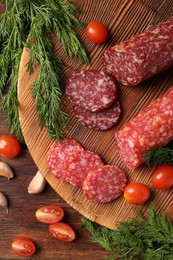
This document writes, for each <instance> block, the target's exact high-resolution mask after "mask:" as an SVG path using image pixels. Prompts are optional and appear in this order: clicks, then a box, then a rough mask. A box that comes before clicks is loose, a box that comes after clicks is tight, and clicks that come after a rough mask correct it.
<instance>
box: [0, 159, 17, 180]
mask: <svg viewBox="0 0 173 260" xmlns="http://www.w3.org/2000/svg"><path fill="white" fill-rule="evenodd" d="M0 176H3V177H5V178H7V179H11V178H13V177H14V173H13V171H12V169H11V168H10V166H9V165H8V164H7V163H5V162H0Z"/></svg>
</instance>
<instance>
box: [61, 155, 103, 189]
mask: <svg viewBox="0 0 173 260" xmlns="http://www.w3.org/2000/svg"><path fill="white" fill-rule="evenodd" d="M102 165H103V161H102V160H101V158H100V156H99V155H97V154H95V153H93V152H91V151H87V150H83V151H80V152H78V153H77V154H73V155H72V156H71V157H70V159H69V160H68V163H67V168H66V178H65V179H66V181H67V182H69V183H71V184H72V185H73V186H75V187H76V188H79V189H81V188H82V186H83V182H84V179H85V178H86V176H87V175H88V172H89V171H90V170H91V169H95V168H97V167H99V166H102Z"/></svg>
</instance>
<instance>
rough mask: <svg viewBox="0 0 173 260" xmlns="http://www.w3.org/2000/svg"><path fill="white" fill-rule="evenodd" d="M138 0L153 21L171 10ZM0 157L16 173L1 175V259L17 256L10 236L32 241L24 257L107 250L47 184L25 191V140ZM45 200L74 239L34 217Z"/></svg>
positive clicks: (2, 122)
mask: <svg viewBox="0 0 173 260" xmlns="http://www.w3.org/2000/svg"><path fill="white" fill-rule="evenodd" d="M90 2H91V3H92V0H88V4H89V3H90ZM120 2H121V1H120ZM124 2H126V1H122V4H123V3H124ZM133 2H135V1H133ZM141 2H142V3H143V4H144V5H146V6H147V8H149V9H150V10H151V12H153V13H155V15H154V16H153V23H156V22H157V21H158V20H159V19H160V18H161V20H164V18H165V17H167V16H170V14H172V13H173V3H172V0H163V1H158V0H143V1H142V0H141ZM103 20H104V18H103ZM6 122H7V121H6V115H5V114H4V113H2V112H0V135H3V134H8V128H7V126H6ZM0 161H3V162H7V163H8V164H9V165H10V166H11V167H12V169H13V171H14V174H15V177H14V178H13V179H11V180H7V179H5V178H3V177H0V179H1V180H0V191H2V192H3V193H4V194H5V195H6V196H7V197H8V201H9V214H8V215H7V214H6V212H5V210H4V209H2V208H0V260H6V259H8V260H15V259H19V256H17V255H15V254H14V253H13V252H12V250H11V243H12V240H13V239H14V238H16V237H28V238H31V239H32V240H33V241H34V242H35V244H36V247H37V253H36V254H35V255H33V256H32V257H31V258H27V259H37V260H42V259H44V260H48V259H51V260H53V259H59V260H61V259H65V260H70V259H71V260H72V259H75V260H79V259H80V260H81V259H84V260H89V259H95V260H97V259H101V258H102V256H103V255H104V254H107V252H106V251H105V250H103V249H102V248H101V247H100V246H98V245H96V244H94V243H91V242H90V241H89V233H88V232H87V231H85V230H84V229H83V228H82V227H81V224H80V218H81V215H80V214H79V213H78V212H77V211H75V210H74V209H73V208H71V207H70V206H69V205H68V204H67V203H66V202H65V201H63V200H62V199H61V197H59V195H57V193H56V192H55V191H54V190H53V189H52V188H51V187H50V186H49V185H47V186H46V188H45V190H44V191H43V192H42V193H41V194H37V195H30V194H28V192H27V187H28V184H29V183H30V181H31V179H32V177H33V176H34V175H35V173H36V172H37V166H36V165H35V164H34V161H33V159H32V157H31V155H30V153H29V151H28V149H27V147H26V145H25V144H21V153H20V155H19V156H18V157H16V158H15V159H4V158H0ZM47 204H56V205H59V206H61V207H62V208H63V209H64V211H65V217H64V222H66V223H68V224H70V225H71V226H72V227H73V228H74V230H75V232H76V236H77V238H76V240H75V241H74V242H71V243H65V242H61V241H58V240H56V239H55V238H53V237H52V236H51V235H50V234H49V232H48V227H47V226H46V225H44V224H42V223H39V222H38V221H37V220H36V218H35V211H36V210H37V209H38V208H39V207H40V206H43V205H47Z"/></svg>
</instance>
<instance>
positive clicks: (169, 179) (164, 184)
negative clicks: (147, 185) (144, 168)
mask: <svg viewBox="0 0 173 260" xmlns="http://www.w3.org/2000/svg"><path fill="white" fill-rule="evenodd" d="M151 179H152V185H153V187H154V188H155V189H160V190H164V189H169V188H171V187H173V167H172V166H170V165H167V164H164V165H161V166H159V167H157V168H156V170H155V171H154V173H153V175H152V178H151Z"/></svg>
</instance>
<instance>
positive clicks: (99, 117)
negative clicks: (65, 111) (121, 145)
mask: <svg viewBox="0 0 173 260" xmlns="http://www.w3.org/2000/svg"><path fill="white" fill-rule="evenodd" d="M73 110H74V113H75V116H76V118H77V119H78V121H79V122H81V123H82V124H83V125H85V126H88V127H89V128H93V129H96V130H107V129H109V128H111V127H113V126H114V125H116V124H117V123H118V121H119V118H120V115H121V107H120V103H119V101H117V102H116V104H115V105H113V106H112V107H111V108H107V109H106V110H105V111H102V112H97V113H93V112H90V111H87V110H84V109H83V108H81V107H78V106H75V107H74V108H73Z"/></svg>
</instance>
